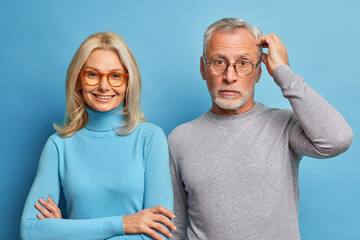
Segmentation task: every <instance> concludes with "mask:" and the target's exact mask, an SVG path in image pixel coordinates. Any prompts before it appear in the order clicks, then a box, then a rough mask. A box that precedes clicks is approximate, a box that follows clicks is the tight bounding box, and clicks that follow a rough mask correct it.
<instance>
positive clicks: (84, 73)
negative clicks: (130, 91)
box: [80, 70, 129, 87]
mask: <svg viewBox="0 0 360 240" xmlns="http://www.w3.org/2000/svg"><path fill="white" fill-rule="evenodd" d="M88 72H96V73H98V74H100V81H99V82H98V83H97V84H89V83H88V82H87V81H86V80H85V75H86V73H88ZM80 73H81V75H82V78H83V80H84V82H85V84H86V85H88V86H91V87H93V86H97V85H99V84H100V82H101V79H102V78H103V77H104V76H105V77H106V79H107V82H108V83H109V85H110V86H112V87H121V86H122V85H124V83H125V82H127V81H128V77H129V74H127V73H122V72H111V73H101V72H98V71H94V70H85V71H80ZM114 73H116V74H120V75H122V76H123V77H124V78H125V80H124V81H123V82H122V83H121V84H120V85H119V86H114V85H112V84H111V83H110V79H109V75H111V74H114Z"/></svg>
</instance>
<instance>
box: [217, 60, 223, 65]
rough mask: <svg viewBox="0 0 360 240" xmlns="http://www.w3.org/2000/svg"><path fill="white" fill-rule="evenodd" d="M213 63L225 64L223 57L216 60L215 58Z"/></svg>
mask: <svg viewBox="0 0 360 240" xmlns="http://www.w3.org/2000/svg"><path fill="white" fill-rule="evenodd" d="M215 64H216V65H223V64H225V61H224V60H223V59H217V60H215Z"/></svg>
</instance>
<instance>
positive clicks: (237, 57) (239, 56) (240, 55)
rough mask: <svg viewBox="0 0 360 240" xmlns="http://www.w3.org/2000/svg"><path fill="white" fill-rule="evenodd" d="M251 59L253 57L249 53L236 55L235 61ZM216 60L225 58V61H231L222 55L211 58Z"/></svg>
mask: <svg viewBox="0 0 360 240" xmlns="http://www.w3.org/2000/svg"><path fill="white" fill-rule="evenodd" d="M249 57H251V55H250V54H249V53H242V54H238V55H236V57H235V59H236V60H238V59H241V58H249ZM214 58H223V59H226V60H229V59H228V58H227V57H226V56H224V55H222V54H220V53H218V54H215V55H213V56H211V59H214Z"/></svg>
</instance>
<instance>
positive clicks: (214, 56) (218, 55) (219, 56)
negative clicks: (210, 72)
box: [211, 53, 227, 60]
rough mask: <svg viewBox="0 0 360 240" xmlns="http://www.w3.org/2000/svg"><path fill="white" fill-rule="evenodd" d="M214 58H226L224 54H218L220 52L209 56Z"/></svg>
mask: <svg viewBox="0 0 360 240" xmlns="http://www.w3.org/2000/svg"><path fill="white" fill-rule="evenodd" d="M214 58H224V59H226V60H227V57H225V56H224V55H222V54H220V53H218V54H215V55H213V56H211V59H214Z"/></svg>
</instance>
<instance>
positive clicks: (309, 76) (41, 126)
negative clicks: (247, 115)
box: [0, 0, 360, 240]
mask: <svg viewBox="0 0 360 240" xmlns="http://www.w3.org/2000/svg"><path fill="white" fill-rule="evenodd" d="M359 13H360V4H359V2H357V1H355V0H354V1H325V0H321V1H311V2H310V1H309V3H306V2H303V1H301V2H299V1H239V0H236V1H209V0H207V1H120V0H119V1H114V0H113V1H109V0H107V1H105V0H104V1H56V0H46V1H45V0H44V1H39V0H35V1H4V0H1V3H0V30H1V32H0V34H1V37H0V72H1V77H0V78H1V86H2V87H4V88H2V89H1V94H0V121H1V122H0V127H1V135H0V136H1V138H0V139H1V142H0V148H1V150H0V193H1V195H0V196H1V197H0V211H1V213H0V239H18V233H19V222H20V216H21V213H22V208H23V205H24V202H25V199H26V196H27V193H28V191H29V189H30V186H31V184H32V181H33V179H34V176H35V173H36V168H37V162H38V158H39V155H40V153H41V150H42V147H43V145H44V143H45V141H46V139H47V138H48V136H49V135H51V134H52V133H53V132H54V129H53V128H52V123H53V122H62V120H63V118H64V113H65V76H66V71H67V67H68V65H69V63H70V60H71V58H72V56H73V54H74V53H75V51H76V49H77V48H78V46H79V45H80V44H81V42H82V41H83V40H85V38H86V37H88V36H89V35H90V34H92V33H95V32H99V31H107V30H109V31H114V32H116V33H118V34H119V35H120V36H122V37H123V38H124V40H125V41H126V42H127V43H128V45H129V47H130V49H131V50H132V52H133V53H134V55H135V58H136V59H137V62H138V64H139V68H140V72H141V75H142V79H143V94H142V103H143V109H144V112H145V116H146V118H147V119H148V120H149V121H150V122H153V123H155V124H157V125H159V126H160V127H162V128H163V129H164V131H165V133H166V134H169V133H170V131H171V130H172V129H174V128H175V127H176V126H178V125H179V124H181V123H184V122H187V121H190V120H192V119H194V118H196V117H198V116H199V115H201V114H202V113H203V112H205V111H207V110H208V109H209V108H210V105H211V101H210V97H209V95H208V92H207V88H206V85H205V82H204V81H203V80H202V79H201V76H200V72H199V59H200V56H201V54H202V37H203V33H204V31H205V29H206V28H207V27H208V26H209V25H210V24H211V23H213V22H214V21H216V20H219V19H220V18H223V17H237V18H244V19H246V20H247V21H248V22H249V23H251V24H254V25H256V26H259V27H260V28H261V29H262V30H263V33H264V34H267V33H271V32H275V33H276V34H278V35H279V36H280V38H281V39H282V40H283V42H284V44H285V45H286V46H287V48H288V52H289V59H290V64H291V67H292V69H293V71H294V72H296V73H298V74H299V75H301V76H303V77H304V78H305V81H306V82H307V83H309V84H310V86H311V87H313V88H314V89H315V90H316V91H318V92H319V93H320V94H322V95H323V96H324V98H325V99H327V100H328V102H330V104H332V105H333V106H334V107H335V108H336V109H338V111H340V113H342V114H343V116H344V117H345V118H346V119H347V121H348V123H349V124H350V126H351V127H352V129H353V132H354V136H355V138H354V141H353V144H352V146H351V147H350V149H349V150H348V151H347V152H345V153H344V154H342V155H340V156H338V157H336V158H333V159H329V160H317V159H311V158H304V159H303V160H302V162H301V165H300V174H299V179H300V203H299V214H300V231H301V236H302V239H304V240H308V239H316V240H319V239H327V240H331V239H360V204H359V203H360V190H359V185H360V176H359V170H360V169H359V168H360V162H359V157H358V153H357V152H356V151H357V150H359V147H360V143H359V130H360V122H359V120H358V119H359V117H360V111H359V103H360V97H359V95H360V94H359V89H360V84H359V82H360V81H359V80H358V79H359V77H358V62H359V61H358V58H359V51H358V48H359V44H358V41H359V38H360V28H359V23H360V14H359ZM263 70H264V71H263V76H262V78H261V80H260V82H259V84H258V85H257V86H256V93H255V99H256V101H260V102H263V103H264V104H266V105H267V106H270V107H281V108H289V107H290V105H289V103H288V102H287V100H286V99H284V98H283V97H282V94H281V91H280V90H279V88H278V87H277V86H276V84H275V83H274V82H273V80H272V78H271V77H270V76H269V75H268V74H267V72H266V69H265V68H264V66H263Z"/></svg>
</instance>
